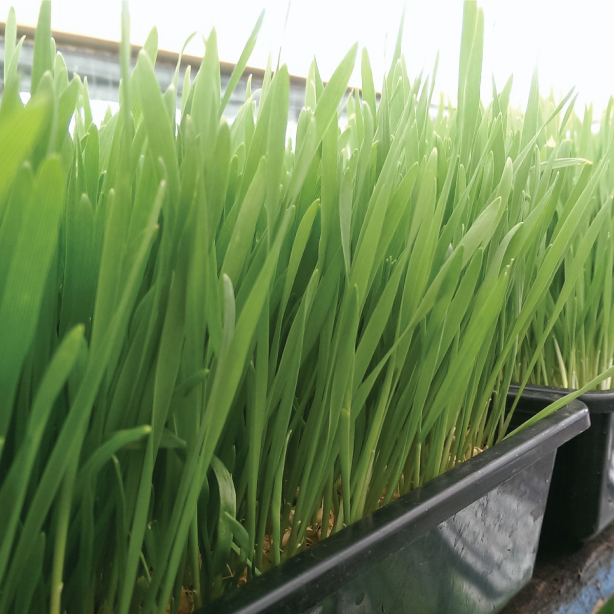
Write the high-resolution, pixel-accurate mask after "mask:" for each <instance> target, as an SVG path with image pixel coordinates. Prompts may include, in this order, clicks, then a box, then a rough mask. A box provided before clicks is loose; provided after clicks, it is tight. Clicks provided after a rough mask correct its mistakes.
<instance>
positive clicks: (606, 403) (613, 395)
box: [510, 383, 614, 414]
mask: <svg viewBox="0 0 614 614" xmlns="http://www.w3.org/2000/svg"><path fill="white" fill-rule="evenodd" d="M518 388H519V385H518V384H515V383H513V384H511V385H510V392H513V391H514V390H518ZM529 391H530V392H536V393H540V392H543V393H548V394H554V395H556V396H557V398H560V397H562V396H565V395H566V394H569V393H570V392H572V389H571V388H557V387H556V386H543V385H541V384H527V385H526V386H525V389H524V391H523V394H524V393H525V392H529ZM578 399H579V400H580V401H582V402H583V403H584V404H585V405H586V406H587V407H588V412H589V414H611V413H614V388H611V389H610V390H590V391H589V392H585V393H584V394H582V395H580V396H579V397H578Z"/></svg>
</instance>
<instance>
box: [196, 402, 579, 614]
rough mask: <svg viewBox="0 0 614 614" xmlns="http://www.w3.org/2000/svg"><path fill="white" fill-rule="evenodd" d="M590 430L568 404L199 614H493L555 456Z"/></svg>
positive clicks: (515, 582) (517, 575) (508, 590)
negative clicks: (559, 448) (568, 443)
mask: <svg viewBox="0 0 614 614" xmlns="http://www.w3.org/2000/svg"><path fill="white" fill-rule="evenodd" d="M527 398H528V399H533V403H536V404H537V405H540V406H541V407H545V406H546V405H548V404H549V403H551V402H552V401H554V400H555V399H556V396H554V395H547V394H543V393H539V394H535V395H532V393H527ZM525 402H528V401H526V400H523V403H525ZM589 424H590V421H589V417H588V411H587V409H586V407H585V405H583V404H582V403H581V402H579V401H574V402H573V403H570V404H569V405H567V406H566V407H564V408H562V409H561V410H560V411H558V412H557V413H556V414H554V415H552V416H550V417H548V418H546V419H545V420H542V421H541V422H540V423H538V424H535V425H533V426H531V427H529V428H527V429H525V430H524V431H522V432H521V433H519V434H517V435H515V436H514V437H511V438H510V439H508V440H506V441H503V442H501V443H499V444H497V445H496V446H494V447H493V448H491V449H489V450H486V451H485V452H483V453H482V454H480V455H479V456H476V457H475V458H473V459H471V460H469V461H467V462H466V463H463V464H462V465H459V466H457V467H455V468H454V469H452V470H451V471H448V472H447V473H446V474H444V475H442V476H440V477H439V478H437V479H435V480H433V481H431V482H429V483H428V484H426V485H425V486H423V487H421V488H419V489H417V490H415V491H413V492H411V493H409V494H408V495H406V496H404V497H401V498H400V499H398V500H397V501H394V502H392V503H390V504H389V505H387V506H386V507H384V508H382V509H380V510H378V511H376V512H375V513H374V514H372V515H370V516H368V517H366V518H364V519H362V520H360V521H359V522H356V523H355V524H353V525H351V526H349V527H347V528H346V529H344V530H342V531H340V532H339V533H337V534H335V535H334V536H332V537H330V538H328V539H326V540H324V541H322V542H320V543H319V544H317V545H315V546H314V547H312V548H310V549H309V550H306V551H305V552H302V553H301V554H299V555H297V556H295V557H293V558H292V559H290V560H288V561H287V562H286V563H284V564H283V565H280V566H279V567H276V568H274V569H272V570H270V571H268V572H267V573H266V574H264V575H263V576H261V577H259V578H257V579H255V580H252V581H250V582H248V583H247V584H246V585H245V586H243V587H241V589H239V590H238V591H237V592H235V593H234V594H232V595H229V596H228V597H226V598H224V599H222V600H219V601H217V602H215V603H213V604H211V605H209V606H206V607H205V608H202V609H201V610H199V611H198V614H213V613H215V614H230V613H232V614H264V613H266V614H280V613H284V614H332V613H339V614H341V613H343V614H359V613H364V614H373V613H374V612H377V613H380V612H381V613H394V614H414V613H415V614H443V613H446V614H447V613H454V614H463V613H467V614H469V613H471V614H480V613H482V612H484V613H486V612H497V611H498V610H499V609H501V608H502V607H503V606H504V605H505V603H507V601H508V600H509V599H510V598H511V597H512V596H513V595H515V594H516V593H517V592H518V591H519V590H520V589H521V588H522V587H523V586H524V585H525V584H526V583H527V582H528V581H529V579H530V578H531V574H532V572H533V566H534V563H535V556H536V552H537V544H538V539H539V533H540V529H541V525H542V518H543V514H544V509H545V505H546V498H547V495H548V488H549V485H550V476H551V473H552V467H553V465H554V458H555V454H556V450H557V448H558V447H559V446H561V445H562V444H564V443H565V442H567V441H568V440H570V439H571V438H572V437H575V436H576V435H578V434H579V433H581V432H582V431H584V430H586V429H587V428H588V426H589Z"/></svg>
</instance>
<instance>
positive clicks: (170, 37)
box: [0, 0, 614, 110]
mask: <svg viewBox="0 0 614 614" xmlns="http://www.w3.org/2000/svg"><path fill="white" fill-rule="evenodd" d="M11 4H13V5H14V6H15V10H16V13H17V21H18V22H19V23H23V24H29V25H34V24H35V23H36V17H37V12H38V6H39V3H38V1H34V0H14V1H13V2H9V1H6V0H0V20H3V19H5V18H6V15H7V13H8V9H9V7H10V6H11ZM404 4H405V3H404V2H403V1H402V0H379V1H367V0H326V1H321V0H292V3H291V7H290V14H289V19H288V24H287V28H286V33H285V37H284V39H283V45H282V62H285V63H287V64H288V68H289V71H290V72H291V73H292V74H296V75H302V76H304V75H305V74H306V73H307V70H308V67H309V64H310V62H311V60H312V59H313V57H314V55H315V56H316V58H317V60H318V65H319V67H320V72H321V74H322V77H323V78H324V79H326V78H328V77H329V76H330V75H331V74H332V71H333V70H334V68H335V67H336V65H337V63H338V62H339V61H340V60H341V58H342V57H343V56H344V54H345V53H346V52H347V50H348V49H349V48H350V47H351V45H352V44H353V43H354V42H356V41H358V42H359V43H360V45H361V46H365V47H366V48H367V49H368V51H369V55H370V58H371V64H372V67H373V72H374V75H375V79H376V87H377V86H378V84H379V83H381V79H382V76H383V74H384V70H385V67H386V58H387V57H388V58H390V56H391V54H392V49H393V47H394V43H395V40H396V35H397V30H398V23H399V18H400V15H401V12H402V10H403V5H404ZM406 5H407V8H406V20H405V30H404V38H403V53H404V55H405V57H406V60H407V64H408V70H409V74H410V78H413V77H414V76H416V75H417V74H418V73H419V71H420V70H422V69H423V68H424V69H425V72H431V70H432V66H433V64H434V61H435V56H436V53H437V50H439V52H440V62H439V71H438V76H437V86H436V91H443V92H445V93H446V94H449V95H450V96H451V98H452V99H453V100H454V98H455V92H456V84H457V69H458V50H459V46H460V30H461V19H462V2H461V0H430V1H426V0H414V1H412V0H408V1H407V2H406ZM479 5H480V6H481V7H482V8H483V9H484V14H485V59H484V73H483V79H482V82H483V84H484V88H483V95H484V96H485V98H486V99H487V98H488V97H489V96H490V94H491V86H490V83H491V75H494V77H495V80H496V82H497V87H498V88H499V90H500V89H501V88H502V87H503V85H504V84H505V81H506V80H507V78H508V77H509V75H510V74H512V73H513V74H514V88H513V90H512V97H511V101H512V103H513V104H522V105H523V106H524V103H525V102H526V100H527V98H528V91H529V86H530V82H531V75H532V72H533V69H534V68H535V66H536V65H537V66H538V70H539V80H540V89H541V90H542V92H543V93H548V92H549V90H550V89H551V88H552V89H554V91H555V93H557V94H558V93H566V92H567V91H568V90H569V89H570V88H571V87H572V86H574V85H575V86H576V89H577V91H579V92H580V97H579V103H580V104H579V105H578V106H577V107H576V108H577V109H578V110H580V109H581V108H582V107H581V106H580V105H582V104H584V103H587V102H593V103H594V105H595V108H596V110H600V109H602V108H604V107H605V106H606V104H607V100H608V98H609V96H610V95H611V94H614V69H613V68H612V64H613V62H612V56H613V55H614V45H613V44H612V40H613V35H612V26H613V24H614V1H612V0H610V1H607V0H602V1H596V0H582V1H577V0H576V1H561V0H560V1H556V0H549V1H548V0H530V1H528V0H515V1H509V0H481V2H479ZM52 6H53V17H52V26H53V28H54V29H56V30H62V31H69V32H76V33H79V34H83V35H90V36H96V37H100V38H108V39H114V40H117V39H118V38H119V16H120V10H121V2H120V0H54V1H53V4H52ZM287 7H288V3H287V0H250V1H246V0H243V1H240V0H217V1H215V0H199V1H196V0H172V1H171V0H132V2H130V12H131V25H132V42H133V43H137V44H142V43H143V41H144V40H145V38H146V36H147V34H148V33H149V31H150V29H151V28H152V27H153V26H154V25H156V26H157V27H158V33H159V42H160V48H163V49H171V50H177V51H179V50H180V48H181V47H182V45H183V42H184V40H185V39H186V38H187V36H188V35H189V34H191V33H192V32H193V31H194V30H198V31H199V32H203V33H205V34H207V33H208V32H209V30H210V29H211V27H213V26H215V27H216V29H217V33H218V45H219V52H220V59H222V60H226V61H229V62H235V61H236V60H237V59H238V58H239V55H240V53H241V50H242V48H243V45H244V44H245V41H246V40H247V38H248V36H249V34H250V32H251V30H252V28H253V25H254V24H255V22H256V20H257V18H258V15H259V13H260V11H261V10H262V9H263V8H264V9H265V10H266V16H265V21H264V24H263V27H262V29H261V31H260V36H259V40H258V44H257V47H256V49H255V50H254V53H253V55H252V58H251V60H250V65H252V66H260V67H264V66H265V65H266V61H267V58H268V54H269V53H272V55H273V58H274V60H275V61H276V59H277V54H278V52H279V47H280V45H281V44H282V33H283V30H284V22H285V19H286V11H287ZM188 51H189V52H191V53H194V54H197V55H200V54H202V41H201V42H200V43H197V42H194V41H193V43H192V44H191V45H190V47H189V49H188ZM352 84H353V85H359V84H360V68H359V65H357V70H356V72H355V75H354V77H353V80H352Z"/></svg>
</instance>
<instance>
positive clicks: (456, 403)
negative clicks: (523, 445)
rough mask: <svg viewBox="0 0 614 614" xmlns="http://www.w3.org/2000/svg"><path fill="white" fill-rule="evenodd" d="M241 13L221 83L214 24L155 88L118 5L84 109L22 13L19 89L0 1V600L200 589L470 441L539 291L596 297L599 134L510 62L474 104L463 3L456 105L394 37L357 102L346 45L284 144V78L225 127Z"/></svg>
mask: <svg viewBox="0 0 614 614" xmlns="http://www.w3.org/2000/svg"><path fill="white" fill-rule="evenodd" d="M259 25H260V22H259V23H258V24H257V25H256V28H255V30H254V33H253V35H252V37H251V38H250V40H249V41H248V43H247V45H246V48H245V52H244V53H243V55H242V56H241V59H240V61H239V63H238V65H237V68H236V70H235V72H234V74H233V77H232V78H231V80H230V84H229V86H228V88H227V89H226V91H225V92H222V91H221V87H220V66H219V60H218V54H217V41H216V33H215V31H212V32H211V33H210V34H209V36H208V38H207V39H206V41H205V45H206V52H205V56H204V59H203V62H202V65H201V66H200V69H199V70H198V72H197V74H196V77H195V79H193V80H192V78H191V73H190V72H189V71H188V72H187V73H186V76H185V79H184V81H183V90H182V97H181V100H180V101H178V100H177V85H178V75H179V66H178V70H177V72H176V75H175V79H174V81H173V84H172V85H171V86H170V87H169V88H168V89H167V90H166V91H165V92H161V91H160V87H159V85H158V82H157V80H156V76H155V72H154V64H155V61H156V55H157V35H156V32H155V31H154V32H152V34H151V35H150V37H149V39H148V40H147V43H146V44H145V47H144V49H143V50H142V51H141V52H140V53H139V56H138V60H137V61H136V66H135V67H134V69H133V70H132V68H131V64H130V46H129V43H128V41H129V32H128V31H129V24H128V14H127V12H124V15H123V43H122V47H121V64H122V83H121V89H120V100H121V102H120V108H119V111H118V113H117V114H115V115H111V114H108V115H107V117H106V119H105V120H104V122H103V123H102V124H101V125H95V124H94V123H92V121H91V120H92V115H91V109H90V104H89V100H88V91H87V83H86V82H81V81H80V79H79V77H77V76H75V77H73V78H72V79H69V76H68V74H67V70H66V66H65V64H64V62H63V60H62V57H61V55H59V54H56V53H55V47H54V43H53V39H52V38H51V30H50V4H49V2H47V1H45V2H43V4H42V7H41V13H40V20H39V24H38V28H37V30H36V40H35V53H34V67H33V73H32V92H31V93H32V97H31V98H30V100H29V102H28V103H27V104H26V105H25V106H24V105H23V104H22V103H21V100H20V98H19V95H18V92H19V81H18V76H17V73H16V67H17V58H18V55H19V50H20V47H21V41H20V42H16V37H15V32H16V26H15V15H14V13H13V12H11V14H10V15H9V19H8V24H7V29H6V40H5V45H6V48H5V73H4V83H5V89H4V95H3V98H2V105H1V107H0V348H2V351H1V352H0V390H1V391H2V395H1V396H0V455H1V456H0V502H1V504H0V614H9V613H11V612H20V613H27V612H32V613H35V612H43V611H50V612H51V613H52V614H60V613H63V612H67V613H68V614H73V613H84V614H93V613H101V614H102V613H105V614H107V613H111V612H114V613H115V612H117V613H118V614H127V613H129V612H130V613H139V614H154V613H155V614H163V613H164V612H165V611H166V609H167V607H168V606H169V604H170V610H171V611H172V612H177V611H178V610H179V608H180V607H183V605H182V603H184V605H185V601H186V599H188V596H189V599H192V598H193V599H194V600H195V602H196V603H203V602H209V601H212V600H214V599H215V598H217V597H219V596H221V595H222V594H223V593H224V592H225V591H228V590H232V589H233V587H236V585H237V584H240V583H242V582H243V581H244V580H247V581H249V580H250V579H251V578H252V577H253V576H255V575H259V574H261V573H263V572H265V571H266V570H267V569H269V568H270V567H272V566H274V565H277V564H279V563H281V562H282V561H284V560H285V559H287V558H288V557H291V556H293V555H294V554H296V553H297V552H299V551H301V550H302V549H304V548H306V547H308V546H309V545H311V544H313V543H314V542H316V541H319V540H321V539H324V538H326V537H327V536H328V535H330V534H331V533H334V532H336V531H338V530H341V529H342V528H343V527H344V526H346V525H347V524H349V523H351V522H354V521H356V520H357V519H359V518H361V517H363V516H364V515H366V514H369V513H370V512H372V511H373V510H375V509H376V508H378V507H379V506H381V505H385V504H387V503H388V502H389V501H390V500H391V499H393V498H395V497H397V496H399V495H402V494H404V493H407V492H408V491H410V490H412V489H414V488H417V487H419V486H420V485H422V484H424V483H425V482H427V481H428V480H431V479H433V478H434V477H436V476H438V475H440V474H441V473H442V472H444V471H446V470H448V469H449V468H451V467H453V466H455V465H456V464H457V463H459V462H462V461H464V460H465V459H468V458H470V457H471V456H473V455H474V454H475V453H476V452H478V451H480V450H482V449H484V448H485V447H489V446H492V445H493V444H496V442H497V441H499V440H500V439H501V438H502V437H504V436H505V435H506V432H507V431H508V427H509V423H510V419H511V412H510V411H508V410H506V407H505V396H506V391H507V389H508V386H509V384H510V381H512V378H514V377H518V372H519V369H520V371H521V373H524V371H523V369H524V370H525V371H526V370H528V367H526V368H525V365H527V364H528V362H530V359H531V357H532V356H533V354H536V355H537V356H538V359H537V360H538V361H539V357H540V355H541V354H540V351H541V346H542V345H543V344H544V343H545V342H546V343H550V341H548V340H547V339H546V336H545V334H542V333H544V331H545V330H546V328H547V327H548V325H549V323H550V321H551V320H554V319H556V318H555V313H556V308H555V307H553V305H554V306H557V305H558V304H559V303H560V302H561V301H562V302H563V303H564V304H565V306H566V307H565V309H567V308H568V307H567V306H568V305H569V304H570V303H569V302H565V301H568V299H567V298H566V297H567V296H570V294H569V292H568V291H569V289H570V288H572V289H575V291H576V292H577V293H578V294H577V296H578V297H580V298H578V299H577V301H576V303H577V305H578V307H577V310H576V311H575V312H574V313H577V314H580V313H583V314H584V313H585V312H586V318H585V321H591V322H593V323H594V319H593V320H591V317H592V311H591V309H593V307H594V306H595V305H596V304H597V303H596V302H595V303H592V302H590V301H589V299H588V298H587V299H586V300H585V302H584V303H583V304H582V305H580V302H581V300H583V299H582V298H581V297H582V296H583V295H582V294H581V291H582V290H583V289H584V288H586V291H587V292H588V294H591V292H593V290H592V288H593V287H594V286H592V285H591V286H590V288H589V285H587V282H586V277H587V276H589V277H590V279H591V280H592V279H599V280H601V279H603V282H602V281H599V283H600V284H602V285H603V287H607V288H609V291H611V269H612V266H611V265H612V263H611V260H612V244H611V238H610V234H609V231H605V230H604V228H605V227H606V226H605V224H606V222H607V224H609V225H610V227H611V217H612V207H611V199H609V198H603V196H604V194H605V193H607V186H608V183H607V182H608V178H609V176H610V173H611V170H610V167H609V160H610V153H609V152H610V149H609V145H608V144H607V143H609V137H608V136H607V133H608V131H605V134H604V136H603V137H602V140H601V141H600V142H599V147H598V149H599V151H598V152H595V151H594V150H593V149H592V148H591V147H593V145H590V143H586V144H585V143H584V141H582V140H581V139H580V144H578V142H577V139H576V137H575V135H576V132H577V121H576V119H575V116H574V115H573V100H572V101H571V103H570V96H567V97H566V98H565V99H564V100H563V101H561V102H560V103H556V102H555V101H554V100H553V99H551V98H549V99H541V98H540V97H539V93H538V85H537V80H536V79H535V80H534V82H533V85H532V89H531V95H530V98H529V101H528V105H527V108H526V111H525V113H524V114H521V113H519V112H518V111H513V110H511V109H509V110H508V107H509V105H508V100H509V95H510V90H511V85H512V83H511V80H510V81H509V82H508V83H507V84H506V85H505V86H504V88H503V89H502V90H501V92H499V91H498V90H497V89H496V88H495V87H494V85H493V93H492V98H491V100H490V101H489V102H488V104H487V105H486V106H484V104H483V103H482V102H481V101H480V85H481V73H482V48H483V15H482V13H481V11H480V10H478V8H477V6H476V4H475V3H474V2H467V3H466V5H465V14H464V24H463V36H462V45H461V50H460V61H459V88H458V105H457V106H456V108H452V107H451V106H446V105H444V103H443V102H441V103H440V104H439V107H438V109H437V112H436V113H432V112H431V109H432V106H433V105H432V97H433V91H434V77H433V80H429V79H426V80H422V79H421V78H417V79H414V80H411V79H410V78H409V76H408V75H407V71H406V68H405V62H404V59H403V56H402V54H401V51H400V50H401V37H400V35H399V40H398V42H397V45H396V50H395V53H394V57H393V61H392V64H391V68H390V71H389V73H388V75H387V76H386V77H385V80H384V82H383V83H382V84H381V95H376V86H375V84H374V82H373V78H372V73H371V68H370V65H369V57H368V54H367V52H366V51H363V52H362V57H361V59H360V62H361V70H362V88H361V90H360V91H356V90H353V91H351V92H350V93H349V96H348V97H345V95H346V92H347V86H348V81H349V79H350V75H351V74H352V71H353V69H354V65H355V62H356V55H357V48H356V47H353V48H352V49H351V50H350V51H349V52H348V54H347V56H346V57H345V58H344V59H343V60H342V61H341V63H340V64H339V67H338V68H337V70H336V71H335V73H334V74H333V76H332V77H331V79H330V81H329V82H328V83H327V84H326V85H324V84H323V83H322V80H321V78H320V75H319V72H318V67H317V64H316V63H315V62H314V63H313V64H312V67H311V70H310V72H309V76H308V79H307V86H306V92H305V108H304V109H303V110H302V112H301V114H300V118H299V121H298V127H297V130H296V135H295V136H294V135H293V136H292V138H289V139H287V134H286V133H287V118H288V105H289V76H288V71H287V68H286V67H285V66H281V67H279V68H278V69H277V70H275V71H273V70H271V67H270V66H269V68H268V69H267V71H266V74H265V77H264V82H263V84H262V88H261V89H260V90H258V91H254V92H252V91H251V84H250V83H249V82H248V87H247V92H246V100H245V104H244V105H243V107H242V108H241V110H240V112H239V115H238V117H237V118H236V119H235V120H234V121H233V122H232V124H229V122H228V121H226V119H224V109H225V106H226V103H227V102H228V100H229V98H230V95H231V93H232V91H233V88H234V87H235V86H236V84H237V82H238V80H239V78H240V76H241V74H242V73H243V70H244V68H245V66H246V64H247V61H248V58H249V55H250V52H251V49H252V48H253V46H254V42H255V37H256V35H257V31H258V29H259ZM459 26H460V24H459ZM401 31H402V29H401ZM177 108H179V109H180V121H179V123H177V120H176V110H177ZM608 117H609V116H608ZM71 120H72V121H74V129H71V130H69V125H70V122H71ZM570 131H571V133H572V137H573V138H572V139H570V138H568V134H569V133H570ZM589 140H590V139H589ZM587 158H588V159H592V160H594V164H591V163H590V162H588V161H587ZM602 254H603V263H604V267H605V270H601V269H600V268H599V267H600V266H601V262H602V257H601V256H602ZM587 262H588V263H593V264H590V265H586V263H587ZM608 266H609V269H608ZM607 271H609V274H610V277H608V276H607V275H606V272H607ZM583 280H584V281H583ZM583 283H584V286H582V284H583ZM608 284H609V286H608ZM547 289H550V290H547ZM598 291H599V290H595V291H594V292H598ZM561 297H564V298H561ZM591 297H592V294H591ZM603 297H604V298H603V301H604V309H603V311H604V313H606V312H607V313H609V311H611V309H612V305H611V300H610V299H609V298H608V296H607V292H605V293H604V295H603ZM590 300H591V301H592V300H593V299H592V298H591V299H590ZM608 301H609V302H608ZM574 309H575V307H574ZM582 310H584V311H582ZM565 313H566V312H565ZM574 317H575V316H574ZM569 318H572V316H569ZM572 319H573V318H572ZM574 321H579V319H578V318H576V320H574ZM603 326H604V328H605V329H607V330H610V329H611V326H612V325H611V323H610V320H607V321H604V324H603ZM569 330H571V329H569ZM589 338H590V340H591V342H593V340H594V339H593V337H590V335H589V334H585V335H584V339H585V340H586V341H587V342H588V340H589ZM558 343H559V347H560V344H561V341H560V339H559V341H558ZM565 343H566V342H565ZM606 345H607V348H608V350H609V352H610V353H611V351H612V349H611V348H612V342H611V341H608V342H607V344H606ZM546 347H549V346H548V345H547V346H546ZM549 351H550V350H549ZM600 351H601V350H600ZM603 352H604V353H602V354H600V356H601V357H600V358H599V361H600V362H599V361H598V362H597V363H596V364H597V366H596V368H597V370H599V369H601V367H602V366H605V365H607V364H609V362H608V361H610V362H611V359H610V358H607V357H606V355H607V356H609V354H607V352H606V351H605V350H604V351H603ZM525 356H528V358H524V357H525ZM544 356H545V358H544V359H543V360H544V361H545V362H546V364H547V363H548V361H550V360H551V358H549V357H548V356H549V354H545V355H544ZM523 361H524V362H523ZM519 365H521V367H522V368H521V367H519ZM187 591H189V593H188V592H187ZM189 599H188V600H189ZM182 600H183V601H182Z"/></svg>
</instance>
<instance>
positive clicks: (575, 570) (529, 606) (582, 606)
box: [501, 523, 614, 614]
mask: <svg viewBox="0 0 614 614" xmlns="http://www.w3.org/2000/svg"><path fill="white" fill-rule="evenodd" d="M613 594H614V523H613V524H612V525H611V526H609V527H608V528H607V529H605V530H604V531H603V532H602V533H601V535H599V536H598V537H596V538H595V539H594V540H592V541H591V542H589V543H588V544H586V545H584V546H583V547H582V549H581V550H579V551H578V552H575V553H572V554H566V555H559V556H547V557H546V556H540V557H538V561H537V564H536V566H535V573H534V575H533V579H532V580H531V582H530V583H529V585H528V586H527V587H525V588H524V590H522V591H521V592H520V593H519V594H518V595H516V597H515V598H514V599H513V600H512V601H511V602H510V603H509V604H508V605H507V606H506V607H505V608H504V609H503V610H502V612H501V614H593V613H594V612H597V611H598V610H599V608H600V606H601V605H603V603H604V601H605V600H606V599H607V598H608V597H610V596H611V595H613Z"/></svg>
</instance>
